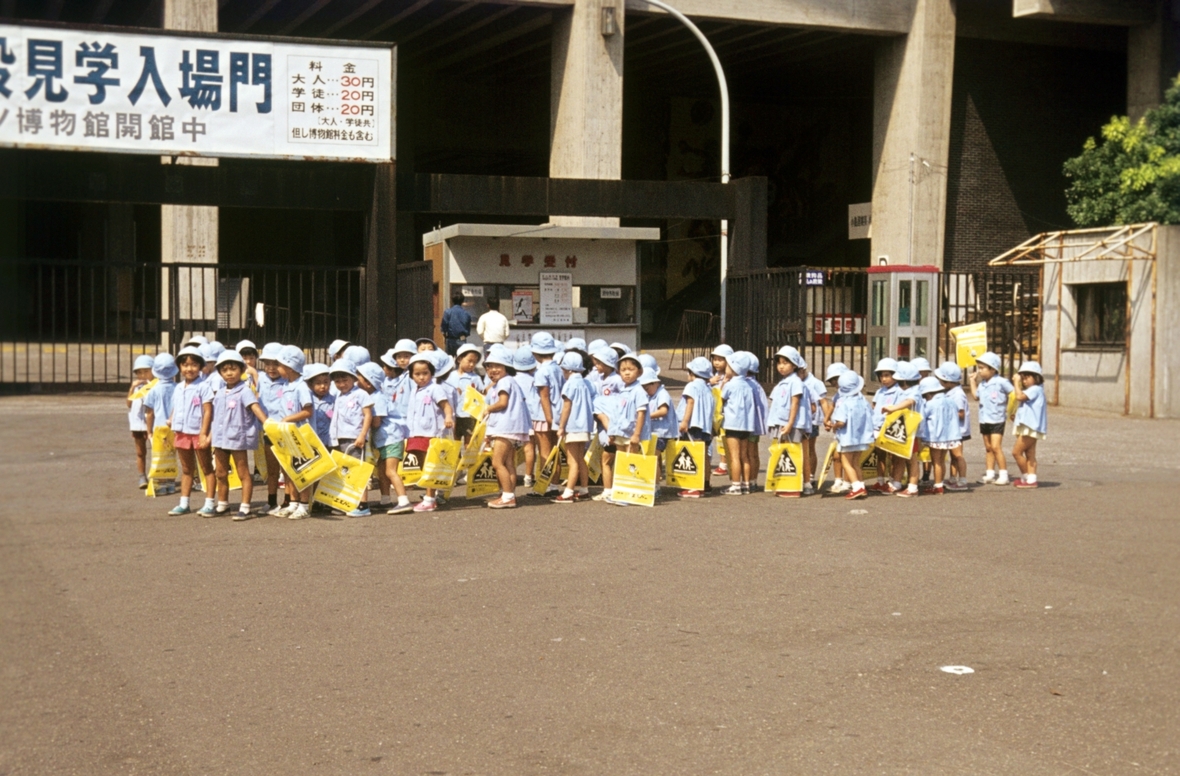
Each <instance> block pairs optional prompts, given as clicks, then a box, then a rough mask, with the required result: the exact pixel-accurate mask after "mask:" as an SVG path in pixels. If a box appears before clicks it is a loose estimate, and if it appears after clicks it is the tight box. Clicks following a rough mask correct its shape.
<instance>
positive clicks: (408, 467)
mask: <svg viewBox="0 0 1180 776" xmlns="http://www.w3.org/2000/svg"><path fill="white" fill-rule="evenodd" d="M425 460H426V452H425V451H422V450H406V454H405V457H403V458H402V462H401V463H399V464H398V465H397V474H398V476H399V477H401V478H402V482H403V483H404V484H405V485H406V486H407V487H408V486H410V485H416V484H417V483H418V480H419V479H420V478H421V477H422V464H423V463H425Z"/></svg>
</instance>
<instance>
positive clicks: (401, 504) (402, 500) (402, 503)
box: [397, 496, 410, 507]
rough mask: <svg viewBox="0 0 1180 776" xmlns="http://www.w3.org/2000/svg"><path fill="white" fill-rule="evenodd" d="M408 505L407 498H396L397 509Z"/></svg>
mask: <svg viewBox="0 0 1180 776" xmlns="http://www.w3.org/2000/svg"><path fill="white" fill-rule="evenodd" d="M409 503H410V497H409V496H398V497H397V505H398V506H399V507H404V506H405V505H406V504H409Z"/></svg>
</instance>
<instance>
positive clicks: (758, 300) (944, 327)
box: [726, 267, 1041, 384]
mask: <svg viewBox="0 0 1180 776" xmlns="http://www.w3.org/2000/svg"><path fill="white" fill-rule="evenodd" d="M938 287H939V293H940V300H939V311H940V312H939V322H938V323H939V326H938V335H937V343H938V346H937V350H938V352H937V353H935V354H933V357H932V358H931V359H930V360H931V361H935V362H938V361H943V360H954V358H955V343H954V338H953V336H952V335H951V330H952V329H953V328H955V327H957V326H963V325H967V324H971V323H980V322H983V323H986V324H987V332H988V348H989V349H990V350H991V351H992V352H994V353H996V354H998V355H999V356H1000V358H1001V360H1002V361H1003V362H1004V367H1005V369H1004V371H1005V372H1008V373H1010V374H1011V373H1015V370H1016V368H1017V367H1018V366H1019V363H1020V361H1021V360H1024V359H1036V358H1037V357H1038V355H1039V351H1040V305H1041V284H1040V273H1039V272H1037V271H1032V272H1029V271H1009V270H1004V271H998V270H982V271H979V272H943V273H941V274H940V275H939V284H938ZM868 313H869V299H868V273H866V272H865V271H864V270H863V269H821V268H814V267H785V268H781V269H766V270H755V271H753V272H740V273H734V274H731V275H730V276H729V279H728V282H727V294H726V339H727V341H728V342H729V344H730V345H732V346H733V347H734V348H736V349H739V350H748V351H750V352H752V353H754V354H755V355H756V356H758V358H759V360H760V361H761V362H762V369H761V374H760V377H761V380H762V382H763V383H765V384H772V383H774V382H777V381H778V377H777V375H776V374H775V372H774V366H773V354H774V352H775V351H776V350H778V349H779V348H780V347H782V346H783V345H792V346H794V347H796V348H798V349H799V350H800V352H802V353H803V357H804V358H805V359H807V363H808V365H809V366H810V367H811V370H812V373H813V374H816V375H818V376H819V377H820V379H823V376H824V372H825V371H826V369H827V367H828V365H829V364H832V363H835V362H837V361H838V362H842V363H844V364H845V365H847V366H848V367H850V368H851V369H854V370H856V371H857V372H858V373H859V374H861V375H862V376H865V377H866V379H868V380H869V381H870V382H871V381H872V375H871V370H872V368H873V366H874V365H873V364H870V363H869V352H868V338H867V330H866V326H867V320H866V318H867V316H868Z"/></svg>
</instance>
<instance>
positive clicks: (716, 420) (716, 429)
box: [713, 388, 723, 436]
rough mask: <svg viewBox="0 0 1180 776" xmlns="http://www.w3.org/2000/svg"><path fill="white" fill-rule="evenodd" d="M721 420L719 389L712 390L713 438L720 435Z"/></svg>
mask: <svg viewBox="0 0 1180 776" xmlns="http://www.w3.org/2000/svg"><path fill="white" fill-rule="evenodd" d="M722 419H723V414H722V407H721V389H720V388H714V389H713V436H717V435H718V434H720V433H721V421H722Z"/></svg>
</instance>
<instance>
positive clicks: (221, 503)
mask: <svg viewBox="0 0 1180 776" xmlns="http://www.w3.org/2000/svg"><path fill="white" fill-rule="evenodd" d="M217 508H218V509H229V502H228V501H218V502H217Z"/></svg>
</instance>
